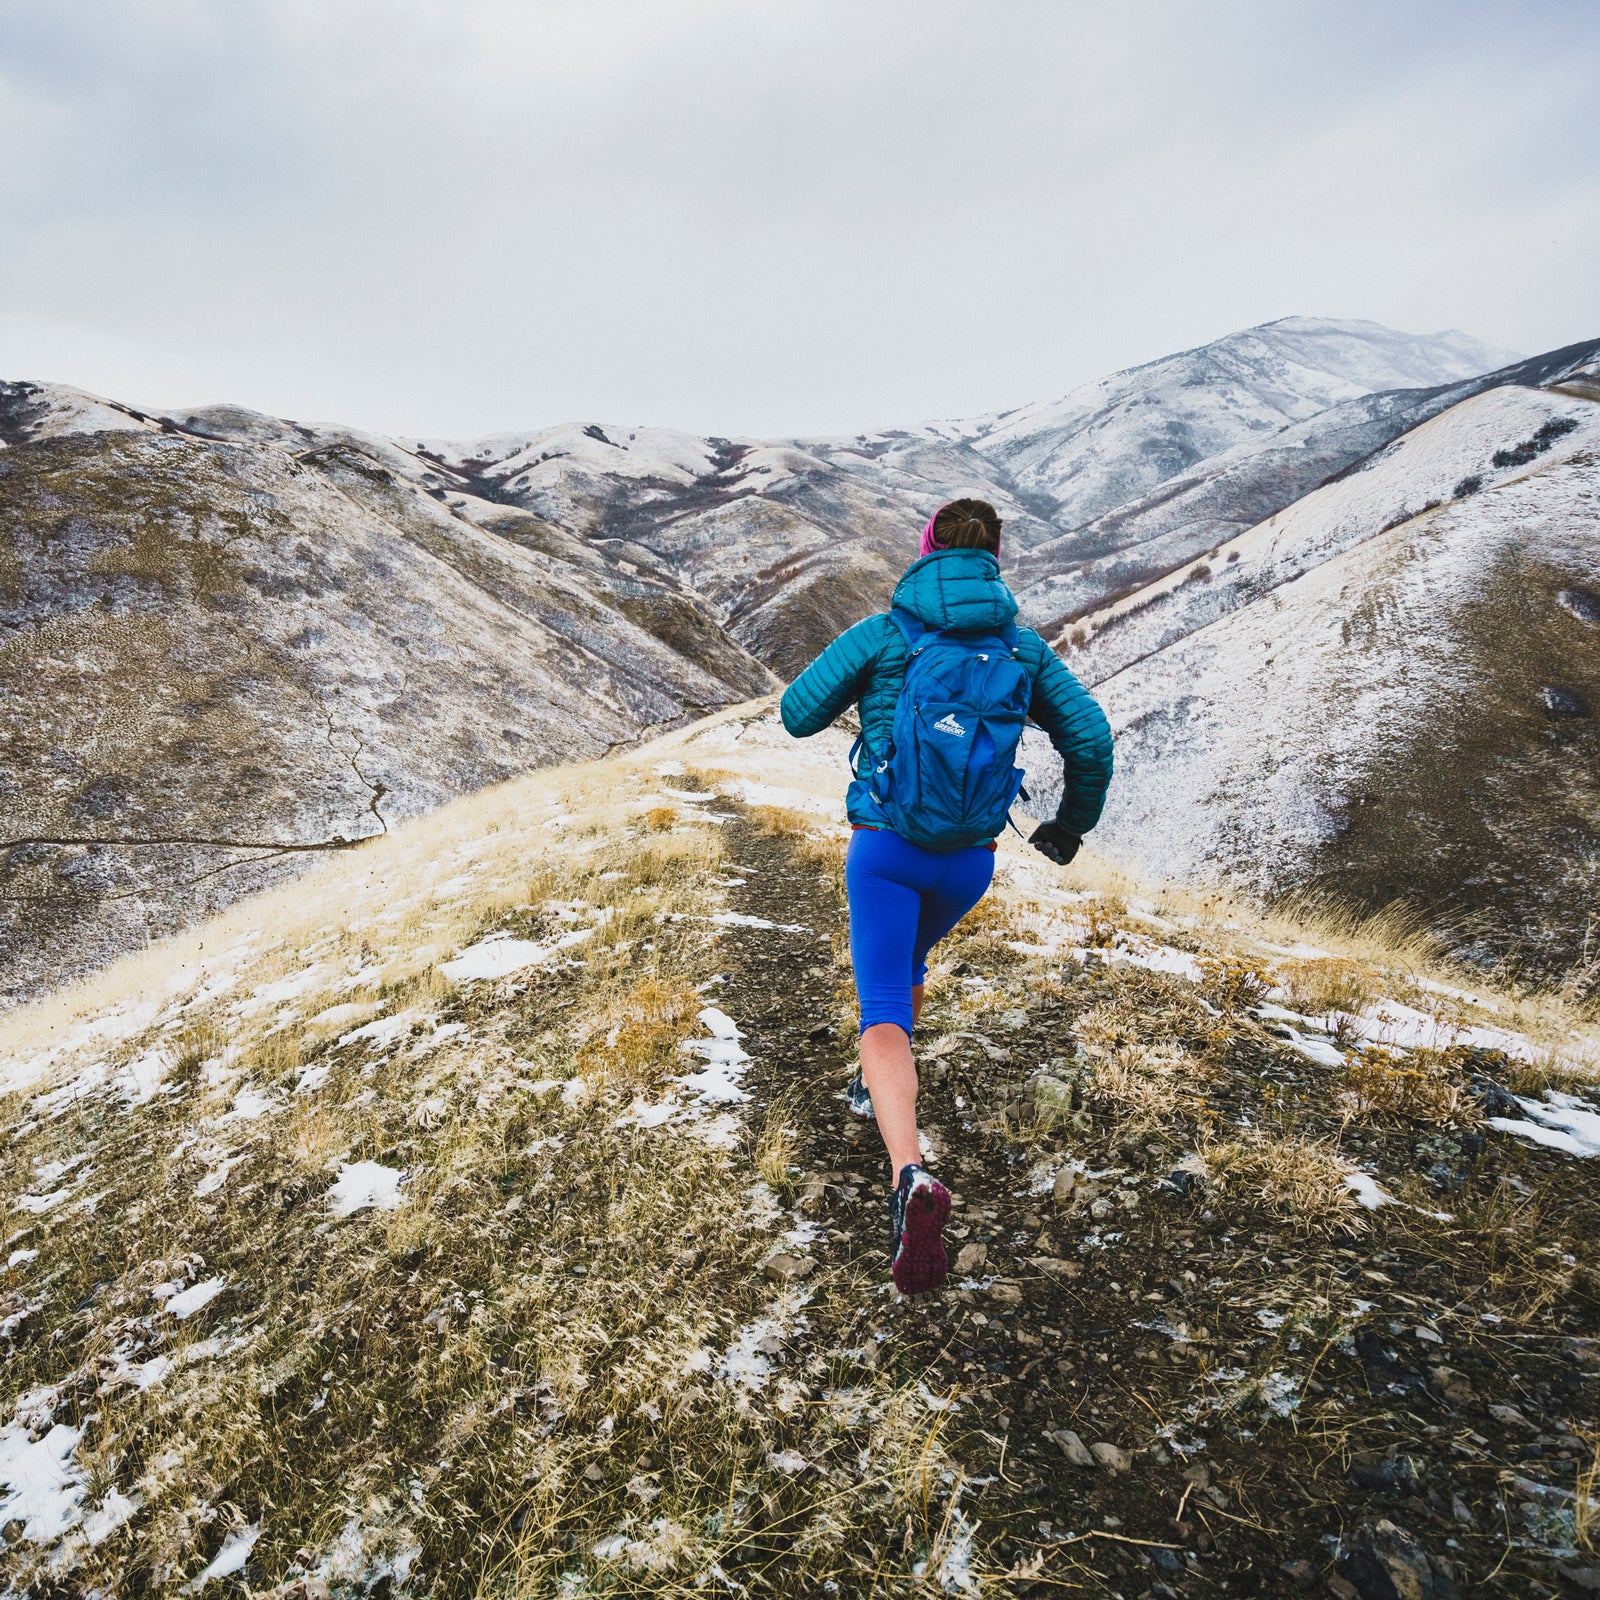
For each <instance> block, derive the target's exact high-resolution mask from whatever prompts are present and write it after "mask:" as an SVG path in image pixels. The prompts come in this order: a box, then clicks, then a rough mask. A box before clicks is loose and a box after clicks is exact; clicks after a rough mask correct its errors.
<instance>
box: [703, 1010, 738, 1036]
mask: <svg viewBox="0 0 1600 1600" xmlns="http://www.w3.org/2000/svg"><path fill="white" fill-rule="evenodd" d="M700 1021H701V1022H702V1023H704V1024H705V1028H706V1031H707V1032H708V1033H709V1034H710V1035H711V1036H712V1038H714V1039H742V1038H744V1035H743V1034H742V1033H741V1032H740V1031H739V1027H738V1024H737V1023H735V1022H734V1020H733V1018H732V1017H730V1016H729V1015H728V1014H727V1012H726V1011H721V1010H719V1009H718V1008H717V1007H716V1006H706V1007H705V1008H704V1010H702V1011H701V1013H700Z"/></svg>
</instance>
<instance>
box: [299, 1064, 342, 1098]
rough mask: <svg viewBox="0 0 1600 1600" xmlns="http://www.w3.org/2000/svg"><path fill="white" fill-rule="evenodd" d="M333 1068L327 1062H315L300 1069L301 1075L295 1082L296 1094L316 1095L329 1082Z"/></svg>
mask: <svg viewBox="0 0 1600 1600" xmlns="http://www.w3.org/2000/svg"><path fill="white" fill-rule="evenodd" d="M332 1071H333V1067H332V1065H331V1064H330V1063H328V1062H326V1061H313V1062H310V1063H309V1064H308V1065H306V1066H303V1067H301V1068H300V1075H299V1077H298V1078H297V1079H296V1080H295V1085H294V1092H295V1093H296V1094H315V1093H316V1091H317V1090H318V1089H320V1088H321V1087H322V1086H323V1084H325V1083H326V1082H327V1081H328V1075H329V1073H331V1072H332Z"/></svg>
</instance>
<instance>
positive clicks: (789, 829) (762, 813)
mask: <svg viewBox="0 0 1600 1600" xmlns="http://www.w3.org/2000/svg"><path fill="white" fill-rule="evenodd" d="M749 815H750V820H751V822H752V823H754V824H755V830H756V832H757V833H759V834H763V835H764V836H765V837H767V838H769V839H803V838H804V837H805V836H806V834H807V833H809V832H810V830H811V818H810V817H808V816H807V815H806V814H805V812H803V811H796V810H795V809H794V808H793V807H792V806H751V807H750V810H749Z"/></svg>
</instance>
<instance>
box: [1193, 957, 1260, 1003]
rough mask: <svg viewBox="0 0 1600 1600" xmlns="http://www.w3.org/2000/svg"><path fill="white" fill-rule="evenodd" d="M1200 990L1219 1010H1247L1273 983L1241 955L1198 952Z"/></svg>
mask: <svg viewBox="0 0 1600 1600" xmlns="http://www.w3.org/2000/svg"><path fill="white" fill-rule="evenodd" d="M1200 970H1201V972H1202V973H1203V974H1204V975H1205V976H1204V977H1203V979H1202V980H1201V984H1200V994H1201V997H1202V998H1203V999H1205V1000H1208V1001H1210V1003H1211V1004H1212V1005H1214V1006H1215V1007H1216V1008H1217V1009H1218V1010H1219V1011H1249V1010H1253V1009H1254V1008H1255V1007H1257V1006H1259V1005H1261V1004H1262V1003H1263V1002H1264V1001H1265V1000H1266V998H1267V991H1268V990H1269V989H1271V988H1272V987H1273V983H1272V979H1271V977H1270V976H1269V975H1268V974H1267V973H1266V972H1264V971H1263V970H1262V969H1261V967H1260V966H1259V965H1258V964H1257V963H1256V962H1254V961H1250V960H1247V959H1246V958H1245V957H1243V956H1201V957H1200Z"/></svg>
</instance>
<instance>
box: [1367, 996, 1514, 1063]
mask: <svg viewBox="0 0 1600 1600" xmlns="http://www.w3.org/2000/svg"><path fill="white" fill-rule="evenodd" d="M1344 1021H1345V1026H1346V1027H1347V1028H1348V1029H1349V1030H1350V1032H1352V1033H1354V1034H1356V1035H1358V1036H1359V1037H1361V1038H1363V1039H1368V1040H1370V1041H1371V1042H1372V1043H1374V1044H1387V1045H1398V1046H1399V1047H1400V1048H1401V1049H1405V1050H1446V1049H1449V1048H1450V1046H1451V1045H1475V1046H1477V1047H1478V1048H1479V1049H1482V1050H1499V1051H1501V1052H1503V1053H1504V1054H1505V1055H1508V1056H1510V1057H1511V1058H1512V1059H1513V1060H1515V1061H1530V1062H1531V1061H1537V1060H1539V1059H1540V1058H1541V1057H1542V1056H1543V1055H1544V1054H1545V1052H1544V1051H1542V1050H1541V1049H1539V1047H1538V1046H1537V1045H1535V1044H1534V1043H1533V1041H1532V1040H1531V1039H1529V1038H1527V1037H1526V1036H1525V1035H1523V1034H1520V1033H1512V1032H1510V1031H1509V1030H1508V1029H1505V1028H1485V1027H1474V1026H1472V1025H1470V1024H1468V1023H1464V1022H1457V1021H1455V1020H1453V1019H1452V1018H1449V1017H1435V1016H1430V1015H1429V1014H1428V1013H1427V1012H1426V1011H1418V1010H1417V1009H1416V1008H1415V1007H1414V1006H1408V1005H1405V1004H1403V1003H1402V1002H1400V1001H1399V1000H1380V1001H1379V1002H1378V1004H1377V1005H1374V1006H1368V1007H1367V1008H1366V1010H1365V1011H1363V1012H1362V1013H1361V1015H1360V1016H1347V1017H1346V1018H1345V1019H1344Z"/></svg>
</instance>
